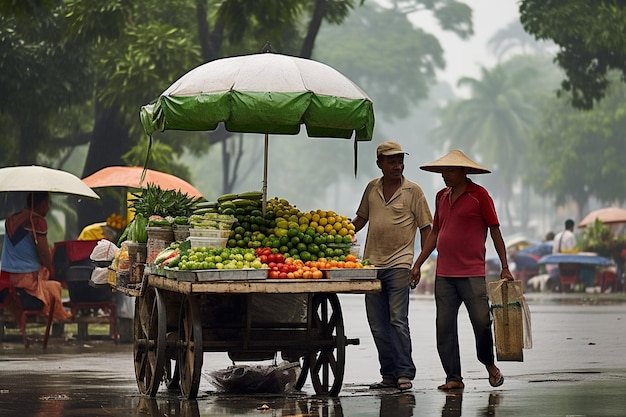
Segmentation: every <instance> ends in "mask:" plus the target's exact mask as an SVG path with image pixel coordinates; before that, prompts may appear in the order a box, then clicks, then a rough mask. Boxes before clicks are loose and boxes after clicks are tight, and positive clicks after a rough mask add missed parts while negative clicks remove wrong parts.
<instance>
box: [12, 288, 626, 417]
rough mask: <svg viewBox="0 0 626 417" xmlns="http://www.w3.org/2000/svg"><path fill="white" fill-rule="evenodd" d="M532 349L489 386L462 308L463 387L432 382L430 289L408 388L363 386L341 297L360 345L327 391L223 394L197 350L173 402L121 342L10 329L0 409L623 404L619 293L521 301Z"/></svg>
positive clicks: (145, 412) (367, 341)
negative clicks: (190, 391) (25, 334)
mask: <svg viewBox="0 0 626 417" xmlns="http://www.w3.org/2000/svg"><path fill="white" fill-rule="evenodd" d="M530 307H531V312H532V320H533V342H534V346H533V349H530V350H526V351H525V352H524V362H500V363H499V365H500V367H501V369H502V371H503V373H504V375H505V378H506V381H505V384H504V385H503V386H501V387H499V388H497V389H493V388H491V387H490V386H489V384H488V382H487V375H486V372H485V371H484V368H483V367H482V366H481V365H480V364H479V363H478V361H477V360H476V358H475V351H474V347H473V336H472V334H471V326H470V325H469V322H468V319H467V315H466V314H464V313H462V314H461V315H460V317H459V322H460V329H461V334H460V339H461V350H462V363H463V371H464V376H465V380H464V382H465V385H466V388H465V390H463V391H461V392H448V393H444V392H439V391H437V389H436V386H437V385H439V384H440V383H441V381H442V380H443V378H444V375H443V372H442V370H441V366H440V364H439V359H438V356H437V353H436V349H435V346H434V316H435V312H434V306H433V302H432V300H431V299H428V298H415V299H412V301H411V313H410V317H411V331H412V339H413V352H414V359H415V362H416V365H417V367H418V375H417V377H416V379H415V381H414V383H413V386H414V388H413V390H411V391H410V392H404V393H401V392H399V391H398V390H396V389H389V390H382V391H372V390H370V389H368V385H369V384H370V383H371V382H373V381H375V380H377V379H378V378H379V377H378V375H377V374H378V369H377V360H376V352H375V349H374V347H373V342H372V340H371V336H370V334H369V329H368V327H367V322H366V319H365V313H364V308H363V298H362V297H361V296H345V297H342V309H343V312H344V321H345V323H346V336H348V337H351V338H359V339H360V340H361V344H360V345H358V346H349V347H348V348H347V349H346V356H347V357H346V371H345V378H344V383H343V388H342V391H341V393H340V396H339V397H336V398H325V397H318V396H315V395H314V390H313V387H312V386H311V384H310V381H307V383H305V385H304V387H303V391H302V392H298V393H289V394H284V395H277V394H272V395H267V394H254V395H234V394H226V393H222V392H219V391H218V390H217V389H216V387H214V386H213V385H212V384H211V383H210V378H208V376H207V375H208V373H209V372H210V371H212V370H216V369H224V368H226V367H228V366H230V365H232V362H230V360H229V359H228V357H227V355H226V354H225V353H205V354H204V364H203V371H202V372H203V378H202V381H201V385H200V394H199V396H198V399H197V400H196V401H183V400H181V399H180V398H179V394H178V393H177V392H175V391H171V392H170V391H168V390H167V389H166V388H165V387H164V386H163V385H162V386H161V387H160V389H159V391H158V393H157V395H156V398H154V399H150V398H145V397H141V396H140V395H139V394H138V390H137V384H136V382H135V375H134V368H133V360H132V345H128V344H120V345H114V344H113V343H111V342H109V341H104V340H102V341H100V340H96V341H92V342H91V343H79V342H72V344H69V345H67V344H65V343H64V342H63V341H62V340H55V339H52V340H51V341H50V345H49V347H48V350H47V351H46V352H44V351H43V350H42V349H41V347H40V346H33V347H31V348H29V349H24V347H23V345H22V344H21V340H20V339H16V340H15V341H10V342H7V343H2V344H0V416H1V417H5V416H18V417H22V416H24V417H30V416H42V417H43V416H46V417H70V416H72V417H74V416H81V417H82V416H90V417H91V416H103V417H104V416H107V417H122V416H124V417H128V416H142V417H143V416H145V417H156V416H160V417H161V416H162V417H165V416H167V417H173V416H183V417H205V416H217V417H219V416H255V417H258V416H272V417H274V416H277V417H280V416H285V417H286V416H290V417H295V416H298V417H305V416H307V417H309V416H311V417H312V416H319V417H321V416H326V417H338V416H350V417H351V416H359V417H361V416H362V417H381V416H384V417H388V416H398V417H404V416H407V417H408V416H438V415H441V416H442V417H443V416H446V417H451V416H507V417H508V416H565V415H578V416H619V415H624V410H626V396H625V395H624V387H625V386H626V355H624V352H626V303H624V302H612V303H598V302H594V301H588V300H584V301H583V302H576V301H573V300H568V302H567V303H562V302H560V301H555V300H553V299H548V298H546V299H540V298H539V299H532V298H531V300H530Z"/></svg>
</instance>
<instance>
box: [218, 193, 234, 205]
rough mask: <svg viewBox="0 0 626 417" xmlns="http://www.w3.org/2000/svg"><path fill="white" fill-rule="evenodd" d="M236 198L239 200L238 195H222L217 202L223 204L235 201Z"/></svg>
mask: <svg viewBox="0 0 626 417" xmlns="http://www.w3.org/2000/svg"><path fill="white" fill-rule="evenodd" d="M235 198H237V194H222V195H221V196H219V197H218V198H217V202H218V203H222V202H224V201H230V200H234V199H235Z"/></svg>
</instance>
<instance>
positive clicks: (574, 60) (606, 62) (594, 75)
mask: <svg viewBox="0 0 626 417" xmlns="http://www.w3.org/2000/svg"><path fill="white" fill-rule="evenodd" d="M520 15H521V22H522V24H523V25H524V28H525V29H526V31H527V32H529V33H531V34H533V35H534V36H536V37H537V38H538V39H550V40H552V41H554V42H555V43H556V44H557V45H558V46H559V48H560V49H559V51H558V53H557V55H556V58H555V61H556V62H557V63H558V65H559V66H560V67H561V68H563V70H564V71H565V74H566V79H565V80H564V81H563V82H562V84H561V90H560V92H561V93H564V92H567V93H571V100H572V104H573V105H574V107H576V108H579V109H591V108H592V107H593V106H594V102H598V101H600V100H601V99H603V98H604V97H605V95H606V93H607V92H608V87H609V85H610V78H609V74H610V72H611V71H612V70H616V71H618V72H620V73H621V75H622V80H621V81H622V82H623V81H624V76H625V75H626V24H625V22H626V4H625V3H624V2H623V1H615V0H594V1H588V0H556V1H545V0H522V1H520Z"/></svg>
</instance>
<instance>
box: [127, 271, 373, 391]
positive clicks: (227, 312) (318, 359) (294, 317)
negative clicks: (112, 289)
mask: <svg viewBox="0 0 626 417" xmlns="http://www.w3.org/2000/svg"><path fill="white" fill-rule="evenodd" d="M233 272H235V271H233ZM354 272H356V271H354ZM372 273H373V275H368V277H366V278H361V279H336V278H333V279H317V280H311V279H287V280H285V279H278V280H270V279H260V280H212V281H202V282H199V281H180V280H176V279H171V278H167V277H163V276H157V275H149V276H145V277H144V279H143V283H142V284H141V286H139V290H137V289H127V288H124V287H119V288H118V290H119V291H122V292H125V293H126V294H128V295H134V296H137V298H136V302H135V317H134V346H133V353H134V363H135V375H136V379H137V385H138V387H139V391H140V392H141V393H142V394H144V395H148V396H150V397H153V396H155V395H156V393H157V391H158V389H159V386H160V384H161V382H162V381H163V382H164V383H165V385H166V386H167V387H168V388H180V391H181V393H182V395H183V396H184V397H185V398H188V399H193V398H196V396H197V394H198V389H199V386H200V378H201V369H202V362H203V352H228V354H229V356H230V357H231V359H233V360H234V361H235V360H246V361H255V360H265V359H270V358H273V357H274V355H275V354H276V353H277V352H279V351H280V352H281V355H282V357H283V358H284V359H287V360H291V361H299V362H300V364H301V369H302V370H301V373H300V376H299V378H298V380H297V381H296V389H300V388H302V386H303V385H304V382H305V380H306V378H307V375H309V374H310V376H311V383H312V385H313V387H314V389H315V392H316V394H318V395H329V396H336V395H338V394H339V392H340V390H341V385H342V383H343V375H344V367H345V348H346V345H351V344H352V345H356V344H358V343H359V340H358V339H349V338H347V337H346V335H345V332H344V324H343V316H342V312H341V306H340V303H339V298H338V297H337V294H338V293H369V292H379V291H380V288H381V287H380V281H378V280H377V279H375V271H368V272H367V274H372ZM370 276H371V277H370ZM275 306H278V308H275ZM298 306H299V308H298ZM294 309H295V310H296V311H295V314H294ZM298 309H300V310H301V311H300V312H298ZM268 310H270V311H268ZM268 313H269V314H268ZM300 313H301V314H300Z"/></svg>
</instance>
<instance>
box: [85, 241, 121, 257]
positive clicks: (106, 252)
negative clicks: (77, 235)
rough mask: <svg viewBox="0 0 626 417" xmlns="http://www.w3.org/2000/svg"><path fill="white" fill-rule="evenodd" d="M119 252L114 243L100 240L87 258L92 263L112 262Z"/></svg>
mask: <svg viewBox="0 0 626 417" xmlns="http://www.w3.org/2000/svg"><path fill="white" fill-rule="evenodd" d="M119 250H120V249H119V248H118V247H117V246H115V243H113V242H111V241H109V240H106V239H101V240H99V241H98V243H97V244H96V247H95V248H93V250H92V251H91V255H90V256H89V258H90V259H91V260H92V261H112V260H113V258H115V255H116V254H117V252H118V251H119Z"/></svg>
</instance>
